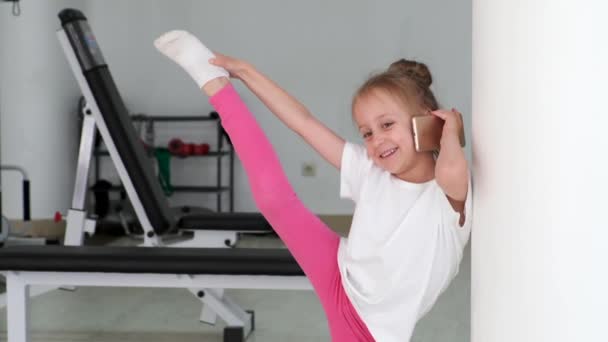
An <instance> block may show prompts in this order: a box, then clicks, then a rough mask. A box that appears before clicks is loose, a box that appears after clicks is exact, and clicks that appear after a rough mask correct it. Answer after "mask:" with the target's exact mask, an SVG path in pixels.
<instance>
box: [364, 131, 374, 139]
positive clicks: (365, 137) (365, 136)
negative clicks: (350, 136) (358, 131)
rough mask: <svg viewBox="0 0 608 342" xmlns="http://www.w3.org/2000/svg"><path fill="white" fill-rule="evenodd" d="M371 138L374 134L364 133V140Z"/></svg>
mask: <svg viewBox="0 0 608 342" xmlns="http://www.w3.org/2000/svg"><path fill="white" fill-rule="evenodd" d="M371 136H372V132H365V133H363V139H367V138H369V137H371Z"/></svg>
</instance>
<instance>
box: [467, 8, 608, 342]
mask: <svg viewBox="0 0 608 342" xmlns="http://www.w3.org/2000/svg"><path fill="white" fill-rule="evenodd" d="M607 13H608V4H607V3H606V2H605V1H601V0H583V1H575V0H560V1H554V0H517V1H504V0H473V103H472V107H473V130H472V131H473V132H472V133H473V159H474V162H473V168H474V173H475V183H474V185H475V190H474V192H475V206H474V211H475V213H474V228H473V236H472V244H473V245H472V249H473V251H472V288H471V297H472V305H471V314H472V329H471V341H473V342H502V341H505V342H507V341H508V342H512V341H517V342H527V341H530V342H532V341H533V342H538V341H552V342H562V341H563V342H571V341H586V342H588V341H597V342H600V341H608V329H606V325H607V323H606V314H605V312H606V309H607V308H608V222H607V220H606V213H607V212H608V200H607V199H606V196H607V194H608V166H607V165H608V142H607V139H608V138H607V136H608V105H606V98H608V85H607V84H606V82H607V80H608V68H607V66H606V65H607V63H608V44H607V37H608V21H607V20H606V14H607Z"/></svg>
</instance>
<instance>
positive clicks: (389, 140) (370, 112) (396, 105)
mask: <svg viewBox="0 0 608 342" xmlns="http://www.w3.org/2000/svg"><path fill="white" fill-rule="evenodd" d="M414 114H415V113H413V111H412V110H411V109H410V108H406V106H404V105H403V104H402V103H401V102H399V101H397V100H396V99H395V98H394V97H393V96H391V95H390V94H388V93H387V92H386V91H381V90H376V91H372V92H370V93H368V94H366V95H362V96H361V97H359V98H358V99H356V101H355V105H354V108H353V117H354V120H355V123H356V125H357V128H358V129H359V134H360V135H361V137H362V138H363V141H364V143H365V147H366V149H367V154H368V156H369V157H370V158H371V159H372V160H373V161H374V163H375V164H376V165H377V166H379V167H381V168H382V169H384V170H386V171H388V172H390V173H391V174H393V175H396V176H398V177H400V176H404V175H407V174H408V171H410V170H411V169H412V168H413V167H414V166H415V164H416V161H417V159H418V158H419V157H420V156H419V154H417V153H416V150H415V148H414V138H413V134H412V124H411V117H412V116H413V115H414ZM400 178H401V177H400Z"/></svg>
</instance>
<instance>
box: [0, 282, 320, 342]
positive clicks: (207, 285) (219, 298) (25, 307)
mask: <svg viewBox="0 0 608 342" xmlns="http://www.w3.org/2000/svg"><path fill="white" fill-rule="evenodd" d="M4 274H5V277H6V285H7V287H6V293H7V295H8V305H7V329H8V340H7V342H29V341H30V340H29V323H30V317H29V305H30V304H29V298H30V286H32V285H42V286H45V287H46V286H51V287H55V288H56V287H59V286H62V285H68V286H106V287H116V286H119V287H157V288H185V289H189V290H190V292H192V293H193V294H195V295H197V297H199V299H200V300H201V302H203V303H204V304H205V306H209V307H211V308H212V309H213V312H215V313H216V314H217V315H218V316H219V317H220V318H221V319H222V320H224V321H225V322H226V324H227V326H229V327H241V328H243V332H244V336H248V335H249V333H250V332H251V330H252V326H251V314H250V313H248V312H246V311H244V310H243V309H241V308H240V307H239V306H238V305H236V304H235V303H234V302H232V301H231V300H230V299H229V298H226V297H224V296H223V291H224V289H282V290H285V289H287V290H312V285H311V284H310V282H309V280H308V279H307V278H306V277H305V276H266V275H208V274H207V275H191V274H150V273H146V274H133V273H85V272H33V271H24V272H19V271H9V272H4ZM200 291H204V296H202V297H201V296H199V294H200Z"/></svg>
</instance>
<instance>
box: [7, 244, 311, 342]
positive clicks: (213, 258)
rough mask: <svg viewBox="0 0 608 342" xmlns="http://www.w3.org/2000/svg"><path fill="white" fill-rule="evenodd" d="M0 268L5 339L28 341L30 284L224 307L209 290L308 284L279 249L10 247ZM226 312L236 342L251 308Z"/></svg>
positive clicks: (245, 331) (250, 323)
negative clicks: (154, 293)
mask: <svg viewBox="0 0 608 342" xmlns="http://www.w3.org/2000/svg"><path fill="white" fill-rule="evenodd" d="M0 272H2V273H4V274H5V276H6V280H7V295H8V296H7V297H8V302H7V316H8V325H7V327H8V342H28V341H29V339H28V325H29V317H28V301H29V287H30V285H45V286H121V287H166V288H187V289H189V290H190V291H191V292H193V293H194V294H196V295H197V296H198V297H199V299H200V300H201V301H202V302H204V303H205V304H206V305H210V306H211V307H212V308H219V307H222V306H226V305H228V306H230V303H226V302H223V300H222V298H217V297H216V296H214V292H213V289H217V288H221V289H294V290H310V289H311V285H310V283H309V281H308V279H307V278H306V277H305V275H304V274H303V272H302V270H301V269H300V267H299V266H298V265H297V263H296V262H295V260H294V259H293V257H292V256H291V255H290V254H289V252H288V251H287V250H285V249H240V248H236V249H225V248H218V249H200V248H198V249H190V248H167V247H154V248H142V247H100V246H94V247H93V246H91V247H88V246H87V247H82V246H72V247H70V246H44V247H40V246H33V247H32V246H14V247H7V248H1V249H0ZM232 309H235V308H234V307H233V308H232ZM230 315H234V317H230ZM230 315H229V316H228V318H227V317H223V318H224V319H225V320H226V321H227V328H226V329H225V330H224V341H225V342H237V341H238V342H242V341H244V340H245V339H246V337H247V336H248V335H249V333H250V332H251V331H252V330H253V328H254V319H253V312H247V311H245V310H240V308H236V311H233V312H231V313H230ZM226 318H227V319H226ZM243 322H245V323H244V324H243ZM231 323H234V324H231Z"/></svg>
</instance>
